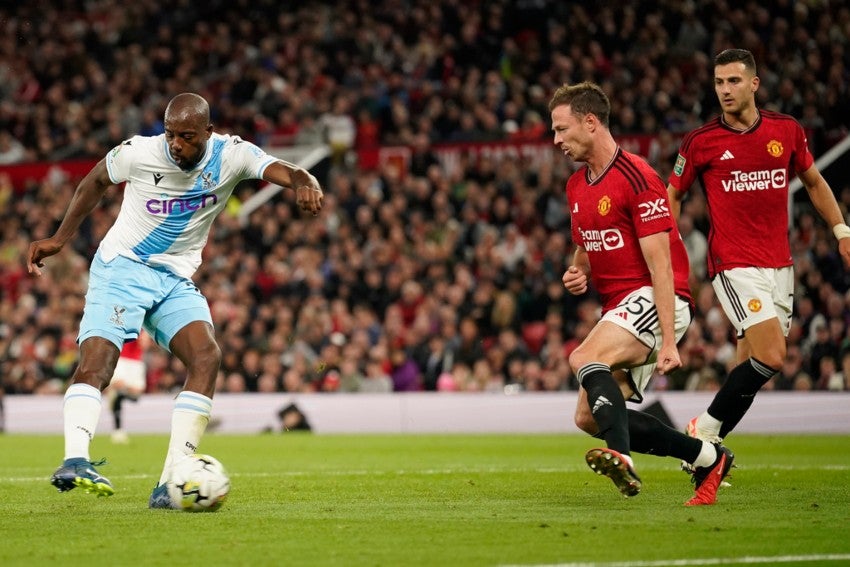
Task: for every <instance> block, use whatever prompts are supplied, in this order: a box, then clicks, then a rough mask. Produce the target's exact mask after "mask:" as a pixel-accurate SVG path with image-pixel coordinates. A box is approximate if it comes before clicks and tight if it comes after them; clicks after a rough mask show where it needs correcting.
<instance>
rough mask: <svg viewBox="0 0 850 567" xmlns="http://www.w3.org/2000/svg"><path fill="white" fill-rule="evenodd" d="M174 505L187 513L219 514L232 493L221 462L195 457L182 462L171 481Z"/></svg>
mask: <svg viewBox="0 0 850 567" xmlns="http://www.w3.org/2000/svg"><path fill="white" fill-rule="evenodd" d="M167 484H168V495H169V497H171V505H172V506H173V507H174V508H176V509H177V510H183V511H185V512H215V511H216V510H218V509H219V508H221V505H222V504H224V501H225V499H226V498H227V495H228V493H229V492H230V478H229V477H228V476H227V471H225V470H224V466H223V465H222V464H221V463H220V462H219V461H218V459H216V458H214V457H211V456H209V455H201V454H194V455H189V456H187V457H186V458H185V459H182V460H180V461H179V462H178V463H176V464H175V465H174V467H173V468H172V470H171V477H170V478H169V479H168V483H167Z"/></svg>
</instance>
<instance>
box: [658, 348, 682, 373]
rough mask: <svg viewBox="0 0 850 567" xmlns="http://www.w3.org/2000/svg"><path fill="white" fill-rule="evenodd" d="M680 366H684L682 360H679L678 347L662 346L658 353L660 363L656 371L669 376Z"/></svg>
mask: <svg viewBox="0 0 850 567" xmlns="http://www.w3.org/2000/svg"><path fill="white" fill-rule="evenodd" d="M680 366H682V359H681V358H679V349H677V348H676V345H670V346H663V345H662V347H661V349H660V350H659V351H658V361H657V362H656V364H655V369H656V370H658V373H659V374H667V373H668V372H670V371H672V370H676V369H677V368H679V367H680Z"/></svg>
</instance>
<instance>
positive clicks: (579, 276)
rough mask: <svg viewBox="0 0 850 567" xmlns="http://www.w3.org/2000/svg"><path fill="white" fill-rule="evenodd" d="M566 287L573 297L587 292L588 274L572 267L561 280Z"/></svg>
mask: <svg viewBox="0 0 850 567" xmlns="http://www.w3.org/2000/svg"><path fill="white" fill-rule="evenodd" d="M561 281H563V282H564V287H565V288H567V291H569V292H570V293H571V294H573V295H581V294H582V293H584V292H586V291H587V274H585V273H584V271H582V270H579V269H578V268H577V267H576V266H570V267H569V268H567V271H566V272H564V277H563V278H561Z"/></svg>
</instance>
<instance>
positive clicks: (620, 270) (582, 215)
mask: <svg viewBox="0 0 850 567" xmlns="http://www.w3.org/2000/svg"><path fill="white" fill-rule="evenodd" d="M589 173H590V172H589V170H588V168H587V166H586V165H585V166H584V167H582V168H580V169H579V170H578V171H577V172H576V173H575V174H573V175H572V176H571V177H570V179H569V181H567V202H568V203H569V206H570V211H571V213H572V214H571V218H572V236H573V241H574V242H575V243H576V244H578V245H579V246H581V247H582V248H584V250H586V251H587V256H588V259H589V260H590V268H591V269H590V277H591V280H592V282H593V285H594V286H595V287H596V291H597V292H598V293H599V297H600V299H601V300H602V310H603V312H604V311H608V310H609V309H612V308H614V307H616V306H617V304H618V303H619V302H620V300H621V299H623V297H625V296H626V295H628V294H630V293H631V292H633V291H634V290H636V289H638V288H640V287H643V286H646V285H650V286H651V285H652V278H651V277H650V275H649V267H648V266H647V265H646V260H644V257H643V252H642V251H641V249H640V243H639V242H638V239H640V238H642V237H644V236H649V235H651V234H655V233H658V232H668V233H669V238H670V256H671V261H672V264H673V278H674V280H675V290H676V295H679V296H681V297H682V298H684V299H687V300H688V301H689V302H691V303H693V301H692V300H691V292H690V289H689V288H688V254H687V252H686V251H685V245H684V243H683V242H682V237H681V236H679V230H678V228H677V227H676V224H675V223H674V222H673V216H672V215H671V214H670V207H669V202H668V200H667V189H666V187H665V185H664V182H663V181H662V180H661V178H660V177H659V176H658V173H656V172H655V170H654V169H652V167H650V165H649V164H648V163H646V161H644V160H643V158H641V157H639V156H637V155H635V154H632V153H629V152H626V151H623V150H622V149H620V148H617V154H616V155H615V156H614V159H613V160H612V161H611V163H610V164H609V165H608V167H606V168H605V170H604V171H603V172H602V174H601V175H599V177H597V178H596V179H594V180H593V181H590V180H589V179H588V176H589Z"/></svg>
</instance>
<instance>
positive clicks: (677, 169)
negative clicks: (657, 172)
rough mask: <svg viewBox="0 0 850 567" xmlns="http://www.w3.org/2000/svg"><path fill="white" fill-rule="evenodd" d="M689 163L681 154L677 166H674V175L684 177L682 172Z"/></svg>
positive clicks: (677, 159)
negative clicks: (686, 163)
mask: <svg viewBox="0 0 850 567" xmlns="http://www.w3.org/2000/svg"><path fill="white" fill-rule="evenodd" d="M686 161H688V160H686V159H685V156H683V155H682V154H679V157H677V158H676V165H674V166H673V173H675V174H676V175H677V176H678V177H681V176H682V171H683V170H684V169H685V162H686Z"/></svg>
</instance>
